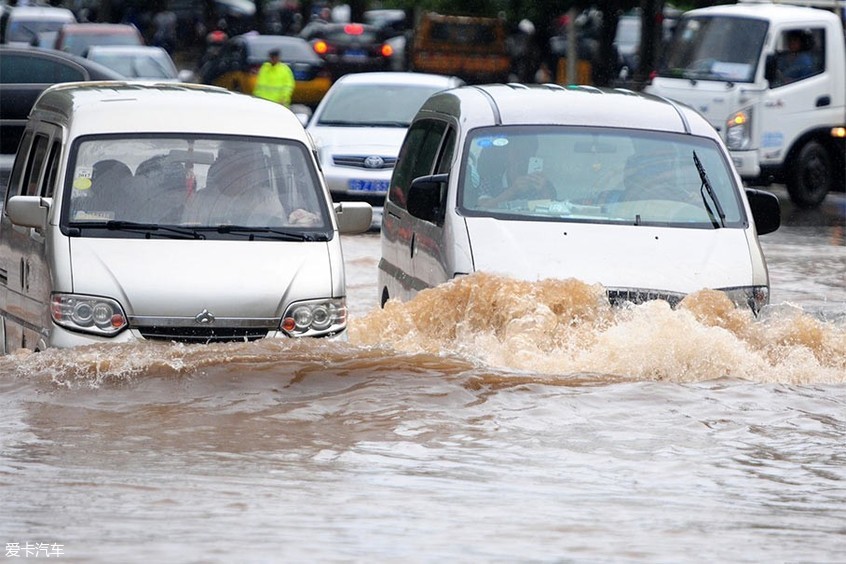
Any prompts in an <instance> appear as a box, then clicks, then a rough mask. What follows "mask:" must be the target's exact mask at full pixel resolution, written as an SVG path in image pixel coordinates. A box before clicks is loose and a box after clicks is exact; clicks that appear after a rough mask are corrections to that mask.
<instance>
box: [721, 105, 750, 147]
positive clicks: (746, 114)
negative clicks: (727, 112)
mask: <svg viewBox="0 0 846 564" xmlns="http://www.w3.org/2000/svg"><path fill="white" fill-rule="evenodd" d="M751 144H752V108H745V109H743V110H739V111H737V112H735V113H734V114H733V115H732V116H731V117H730V118H729V120H728V121H727V122H726V146H727V147H728V148H729V150H730V151H742V150H744V149H748V148H749V146H750V145H751Z"/></svg>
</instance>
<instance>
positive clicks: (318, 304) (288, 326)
mask: <svg viewBox="0 0 846 564" xmlns="http://www.w3.org/2000/svg"><path fill="white" fill-rule="evenodd" d="M346 326H347V302H346V299H344V298H336V299H325V300H309V301H305V302H296V303H293V304H291V305H290V306H288V309H287V310H285V315H283V316H282V322H281V323H280V324H279V328H280V329H281V330H282V331H284V332H285V334H287V335H288V336H290V337H321V336H324V335H331V334H334V333H338V332H340V331H343V330H344V329H345V328H346Z"/></svg>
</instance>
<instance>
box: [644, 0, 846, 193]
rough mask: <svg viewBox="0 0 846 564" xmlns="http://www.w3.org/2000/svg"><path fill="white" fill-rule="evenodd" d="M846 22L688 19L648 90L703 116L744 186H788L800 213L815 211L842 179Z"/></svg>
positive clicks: (695, 13)
mask: <svg viewBox="0 0 846 564" xmlns="http://www.w3.org/2000/svg"><path fill="white" fill-rule="evenodd" d="M841 3H843V4H846V2H841ZM820 4H822V2H820ZM829 4H830V5H831V6H832V7H835V8H837V4H835V3H834V2H827V3H826V5H829ZM841 10H842V8H841ZM841 18H842V12H841V13H839V14H838V13H835V12H832V11H828V10H825V9H819V8H816V7H811V6H810V5H805V6H798V5H787V4H773V3H770V2H742V3H740V4H735V5H725V6H713V7H710V8H703V9H698V10H691V11H689V12H687V13H685V14H684V15H683V16H682V18H681V20H680V21H679V24H678V26H677V28H676V34H675V36H674V39H673V44H672V46H671V47H670V49H669V51H668V53H669V55H668V57H667V60H666V61H665V63H664V65H663V66H662V68H661V70H660V71H659V72H658V74H657V76H656V77H655V78H654V79H653V80H652V83H651V84H650V85H649V86H648V87H647V88H646V91H647V92H648V93H651V94H656V95H659V96H662V97H666V98H670V99H673V100H676V101H679V102H683V103H685V104H687V105H690V106H692V107H693V108H694V109H696V110H697V111H699V112H700V113H701V114H702V115H703V116H705V118H706V119H707V120H708V121H709V122H710V123H711V125H712V126H713V127H714V128H715V129H716V130H717V131H718V132H719V134H720V137H721V138H722V139H723V141H724V142H725V144H726V146H727V147H728V149H729V151H730V152H731V156H732V160H733V161H734V164H735V166H736V167H737V170H738V172H739V173H740V175H741V177H742V178H743V179H744V181H745V182H746V183H747V184H750V185H767V184H770V183H772V182H778V183H784V184H785V185H786V187H787V190H788V193H789V194H790V198H791V200H792V201H793V202H794V203H795V204H796V205H798V206H800V207H806V208H810V207H815V206H817V205H819V204H820V203H821V202H822V201H823V200H824V199H825V196H826V194H827V193H828V192H829V191H831V190H840V191H842V190H843V189H844V176H846V163H844V152H846V54H844V51H846V47H844V32H843V23H842V20H841Z"/></svg>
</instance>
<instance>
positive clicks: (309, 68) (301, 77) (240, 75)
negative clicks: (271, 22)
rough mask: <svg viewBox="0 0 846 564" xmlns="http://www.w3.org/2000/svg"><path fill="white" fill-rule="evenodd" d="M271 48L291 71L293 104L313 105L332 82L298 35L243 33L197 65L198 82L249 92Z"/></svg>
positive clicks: (323, 65) (251, 90) (306, 43)
mask: <svg viewBox="0 0 846 564" xmlns="http://www.w3.org/2000/svg"><path fill="white" fill-rule="evenodd" d="M272 49H279V50H280V51H281V59H282V61H283V62H284V63H286V64H287V65H288V66H289V67H291V70H292V71H293V73H294V80H295V81H296V84H295V85H294V94H293V97H292V99H291V103H293V104H303V105H306V106H311V107H314V106H317V104H318V103H319V102H320V100H321V99H322V98H323V95H324V94H326V91H327V90H329V87H330V86H331V85H332V80H331V77H330V75H329V73H328V72H326V70H325V69H324V67H325V63H324V62H323V60H322V59H321V58H320V57H318V56H317V55H316V54H315V53H314V51H313V50H312V49H311V47H310V46H309V44H308V42H306V41H305V40H304V39H301V38H299V37H290V36H287V35H260V34H258V33H246V34H244V35H237V36H235V37H233V38H231V39H230V40H229V41H227V42H226V43H225V44H224V45H223V47H221V49H220V51H218V52H217V53H216V54H215V55H214V56H212V57H211V58H210V59H208V60H207V61H206V62H205V63H204V64H203V66H202V67H201V68H200V72H199V75H200V82H202V83H203V84H213V85H215V86H222V87H223V88H226V89H228V90H233V91H235V92H243V93H245V94H252V93H253V88H254V87H255V84H256V74H257V73H258V70H259V68H260V67H261V65H262V63H264V62H265V61H267V60H268V53H269V52H270V51H271V50H272Z"/></svg>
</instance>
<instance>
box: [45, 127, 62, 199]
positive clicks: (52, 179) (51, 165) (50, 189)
mask: <svg viewBox="0 0 846 564" xmlns="http://www.w3.org/2000/svg"><path fill="white" fill-rule="evenodd" d="M61 156H62V142H61V141H59V140H55V141H53V146H52V148H51V149H50V156H49V157H48V158H47V174H46V175H45V177H44V182H42V183H41V195H42V196H44V197H46V198H52V197H53V193H54V192H55V191H56V180H57V179H58V176H59V160H60V159H61Z"/></svg>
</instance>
